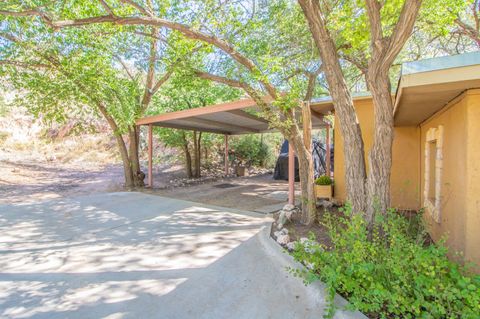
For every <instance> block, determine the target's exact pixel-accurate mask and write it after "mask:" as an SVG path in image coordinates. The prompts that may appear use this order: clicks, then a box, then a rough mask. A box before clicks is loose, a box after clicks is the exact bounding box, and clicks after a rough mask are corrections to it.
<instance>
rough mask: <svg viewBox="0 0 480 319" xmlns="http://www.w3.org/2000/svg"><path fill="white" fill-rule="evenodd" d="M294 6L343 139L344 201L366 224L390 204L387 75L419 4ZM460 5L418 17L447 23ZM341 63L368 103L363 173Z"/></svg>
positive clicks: (325, 0)
mask: <svg viewBox="0 0 480 319" xmlns="http://www.w3.org/2000/svg"><path fill="white" fill-rule="evenodd" d="M298 2H299V4H300V6H301V7H302V10H303V13H304V15H305V17H306V19H307V21H308V25H309V28H310V30H311V33H312V36H313V39H314V41H315V44H316V46H317V48H318V51H319V53H320V56H321V59H322V63H323V66H324V71H325V76H326V80H327V82H328V86H329V90H330V93H331V95H332V98H333V103H334V106H335V111H336V113H337V115H338V119H339V122H340V123H339V125H340V129H341V132H342V136H343V138H344V140H345V143H344V154H345V165H346V186H347V194H348V198H349V200H351V201H352V205H353V209H354V211H355V212H366V219H367V221H368V222H372V220H373V217H374V213H375V212H376V211H379V212H384V211H386V209H387V208H388V206H389V205H390V171H391V165H392V144H393V138H394V128H393V116H394V113H393V102H392V85H391V82H390V77H389V71H390V68H391V67H392V65H393V63H394V62H395V59H396V58H397V56H398V55H399V53H400V51H401V50H402V48H403V46H404V45H405V43H406V42H407V40H408V39H409V37H410V35H411V33H412V30H413V28H414V26H415V22H416V21H417V19H418V16H419V12H420V9H421V7H422V1H421V0H405V1H378V0H365V1H329V0H298ZM463 3H464V2H463V1H448V0H446V1H425V2H424V3H423V8H422V10H423V12H422V13H423V14H424V16H425V19H430V21H434V22H437V23H440V24H448V23H452V22H453V19H454V17H455V12H458V10H459V8H461V7H462V5H463ZM352 17H355V19H352ZM345 63H350V64H353V65H355V66H356V67H357V68H358V69H359V70H360V71H361V72H362V74H363V75H364V77H365V82H366V85H367V89H368V90H369V91H370V92H371V94H372V98H373V105H374V136H373V147H372V149H371V150H370V152H369V154H368V174H367V170H366V160H365V158H364V143H363V139H362V135H361V128H360V125H359V123H358V120H357V116H356V112H355V108H354V105H353V100H352V94H351V92H350V91H349V89H348V86H347V85H346V79H345V75H344V73H343V65H344V64H345Z"/></svg>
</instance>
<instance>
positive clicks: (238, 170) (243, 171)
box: [235, 165, 248, 176]
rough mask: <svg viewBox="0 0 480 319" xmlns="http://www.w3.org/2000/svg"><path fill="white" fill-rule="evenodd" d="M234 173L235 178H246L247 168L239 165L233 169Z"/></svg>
mask: <svg viewBox="0 0 480 319" xmlns="http://www.w3.org/2000/svg"><path fill="white" fill-rule="evenodd" d="M235 173H236V174H237V176H248V170H247V168H246V167H245V166H241V165H238V166H237V167H235Z"/></svg>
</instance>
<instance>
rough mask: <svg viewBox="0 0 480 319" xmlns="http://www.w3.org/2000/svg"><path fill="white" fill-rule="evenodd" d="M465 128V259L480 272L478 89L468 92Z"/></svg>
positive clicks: (479, 99)
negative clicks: (466, 128)
mask: <svg viewBox="0 0 480 319" xmlns="http://www.w3.org/2000/svg"><path fill="white" fill-rule="evenodd" d="M467 127H468V133H467V134H468V135H467V172H468V174H467V176H466V178H467V203H466V208H467V214H466V220H465V239H466V241H465V258H466V259H467V260H469V261H472V262H474V263H476V264H477V265H478V268H477V270H478V271H479V272H480V89H476V90H470V91H468V94H467Z"/></svg>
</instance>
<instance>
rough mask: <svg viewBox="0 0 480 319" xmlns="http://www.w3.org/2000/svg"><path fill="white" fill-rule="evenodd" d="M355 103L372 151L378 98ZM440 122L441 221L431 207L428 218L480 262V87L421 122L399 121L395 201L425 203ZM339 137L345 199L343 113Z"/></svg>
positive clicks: (339, 194) (339, 183)
mask: <svg viewBox="0 0 480 319" xmlns="http://www.w3.org/2000/svg"><path fill="white" fill-rule="evenodd" d="M354 104H355V109H356V111H357V115H358V120H359V123H360V126H361V127H362V134H363V139H364V141H365V152H366V154H368V152H369V151H370V148H371V146H372V142H373V141H372V139H373V105H372V101H371V99H366V100H361V101H355V103H354ZM440 125H441V126H443V130H444V132H443V149H442V153H443V154H442V155H443V156H442V174H441V180H440V183H441V200H440V203H441V204H440V207H441V215H440V222H436V221H435V220H434V219H433V218H432V216H431V215H430V213H429V212H428V210H427V211H426V212H425V220H426V222H427V227H428V228H429V232H430V234H431V236H432V238H433V239H434V240H439V239H440V238H442V237H443V236H447V245H448V246H449V247H450V248H451V253H452V256H453V255H454V252H463V253H464V256H465V260H466V261H471V262H474V263H476V264H477V265H479V267H480V89H471V90H468V91H466V92H464V93H463V94H462V95H461V96H459V97H458V98H456V99H455V100H454V101H452V102H451V103H449V104H448V105H446V106H445V107H444V108H443V109H442V110H440V111H439V112H437V113H436V114H435V115H433V116H432V117H431V118H429V119H427V120H426V121H424V122H423V123H421V124H420V125H419V126H418V127H413V126H412V127H395V138H394V143H393V163H392V176H391V193H392V197H391V199H392V203H391V204H392V206H393V207H398V208H402V209H419V208H421V207H424V194H423V191H424V187H425V176H424V174H425V150H424V148H425V141H426V134H427V132H428V130H429V129H431V128H438V127H439V126H440ZM334 142H335V172H334V174H335V176H334V177H335V199H337V200H339V201H342V202H343V201H345V199H346V192H345V166H344V156H343V139H342V135H341V131H340V125H339V122H338V120H337V119H335V128H334ZM367 163H368V162H367ZM367 165H368V164H367ZM478 270H479V271H480V268H478Z"/></svg>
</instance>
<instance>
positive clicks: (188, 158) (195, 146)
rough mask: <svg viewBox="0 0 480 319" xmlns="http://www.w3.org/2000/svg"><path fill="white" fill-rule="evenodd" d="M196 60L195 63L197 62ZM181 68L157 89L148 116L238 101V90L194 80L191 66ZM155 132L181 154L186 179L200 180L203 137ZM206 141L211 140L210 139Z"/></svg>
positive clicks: (179, 132)
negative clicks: (158, 90)
mask: <svg viewBox="0 0 480 319" xmlns="http://www.w3.org/2000/svg"><path fill="white" fill-rule="evenodd" d="M196 60H197V61H199V59H198V58H196ZM200 61H201V60H200ZM183 67H184V68H183V70H182V71H181V72H180V71H179V72H177V73H176V74H175V75H174V76H173V77H172V78H171V79H170V81H169V82H168V83H167V84H166V85H164V86H163V87H162V88H161V89H160V92H159V94H158V98H157V99H155V101H153V103H152V107H151V108H150V110H149V112H148V113H152V114H158V113H163V112H175V111H180V110H186V109H192V108H197V107H205V106H208V105H212V104H216V103H221V102H225V101H231V100H235V99H238V98H240V96H241V91H240V90H239V89H232V88H230V87H228V86H224V85H218V84H216V83H214V82H211V81H208V80H204V79H201V78H198V77H196V76H195V74H193V73H192V70H191V65H187V66H185V65H184V66H183ZM157 132H158V133H157V136H158V137H159V138H160V140H161V141H162V142H163V143H164V144H165V145H167V146H171V147H176V148H178V149H180V150H181V151H182V153H183V157H184V162H185V172H186V174H187V177H188V178H192V177H193V178H198V177H200V176H201V162H202V152H203V154H206V153H207V152H208V150H207V149H205V148H204V149H203V151H202V144H204V143H202V142H203V141H202V137H205V135H203V134H202V132H195V131H194V132H190V131H184V130H177V129H170V128H163V129H158V130H157ZM209 134H211V133H207V137H208V135H209ZM212 135H214V134H212ZM212 138H213V137H212ZM203 140H205V138H203ZM208 140H211V138H210V139H208ZM203 157H205V156H203Z"/></svg>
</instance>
